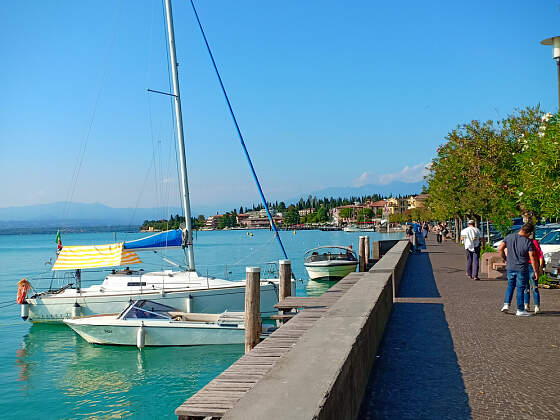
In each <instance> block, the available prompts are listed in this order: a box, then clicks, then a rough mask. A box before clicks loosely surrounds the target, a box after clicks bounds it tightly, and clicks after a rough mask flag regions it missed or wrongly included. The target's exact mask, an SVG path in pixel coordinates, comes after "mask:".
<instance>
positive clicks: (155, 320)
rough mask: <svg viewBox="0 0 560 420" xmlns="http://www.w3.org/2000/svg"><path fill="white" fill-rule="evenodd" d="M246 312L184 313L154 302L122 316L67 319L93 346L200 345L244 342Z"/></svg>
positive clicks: (133, 307) (128, 309) (131, 306)
mask: <svg viewBox="0 0 560 420" xmlns="http://www.w3.org/2000/svg"><path fill="white" fill-rule="evenodd" d="M243 317H244V314H243V312H223V313H221V314H203V313H190V312H183V311H180V310H178V309H177V308H173V307H171V306H167V305H163V304H161V303H158V302H154V301H152V300H146V299H141V300H136V301H133V302H130V304H129V305H128V306H127V307H126V308H125V309H124V310H123V311H122V312H121V313H120V314H113V315H102V316H88V317H82V318H75V319H65V320H64V323H65V324H66V325H68V326H69V327H70V328H72V329H73V330H74V331H75V332H76V333H78V334H79V335H80V336H81V337H82V338H83V339H84V340H86V341H87V342H88V343H92V344H108V345H122V346H137V347H139V348H142V347H144V346H199V345H208V344H241V343H244V341H245V327H244V324H243Z"/></svg>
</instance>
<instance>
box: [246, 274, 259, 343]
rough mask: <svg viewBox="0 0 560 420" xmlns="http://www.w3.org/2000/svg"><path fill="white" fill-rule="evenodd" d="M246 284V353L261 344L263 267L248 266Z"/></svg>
mask: <svg viewBox="0 0 560 420" xmlns="http://www.w3.org/2000/svg"><path fill="white" fill-rule="evenodd" d="M245 271H246V274H247V280H246V284H245V353H248V352H250V351H251V350H252V349H253V347H255V346H256V345H257V344H259V338H260V334H261V309H260V306H261V305H260V303H261V268H260V267H247V268H246V269H245Z"/></svg>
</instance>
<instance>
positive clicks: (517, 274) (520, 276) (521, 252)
mask: <svg viewBox="0 0 560 420" xmlns="http://www.w3.org/2000/svg"><path fill="white" fill-rule="evenodd" d="M534 230H535V226H534V225H533V224H532V223H525V224H524V225H523V227H522V228H521V230H520V231H519V232H518V233H512V234H510V235H507V236H506V237H505V238H504V241H503V242H502V244H501V245H500V247H499V248H498V252H499V253H500V256H501V257H502V258H503V260H504V261H505V262H506V263H507V264H506V272H507V279H508V286H507V289H506V294H505V297H504V306H503V307H502V312H507V311H508V310H509V305H510V304H511V299H512V298H513V290H514V289H515V288H517V312H516V313H515V315H517V316H530V315H531V314H530V313H529V312H527V311H526V310H525V307H524V292H525V290H526V289H527V285H528V283H529V264H531V266H532V267H533V270H534V272H535V273H538V272H539V266H538V262H537V261H538V257H537V252H536V250H535V246H534V245H533V242H532V241H531V239H529V237H530V236H531V234H532V233H533V232H534ZM506 250H507V254H506Z"/></svg>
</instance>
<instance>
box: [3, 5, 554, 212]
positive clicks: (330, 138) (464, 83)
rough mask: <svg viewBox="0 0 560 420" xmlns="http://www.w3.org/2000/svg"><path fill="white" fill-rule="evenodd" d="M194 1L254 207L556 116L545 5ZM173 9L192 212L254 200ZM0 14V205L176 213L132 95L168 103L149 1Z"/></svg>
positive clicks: (221, 112) (394, 173) (156, 131)
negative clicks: (505, 120)
mask: <svg viewBox="0 0 560 420" xmlns="http://www.w3.org/2000/svg"><path fill="white" fill-rule="evenodd" d="M195 4H196V5H197V7H198V11H199V15H200V17H201V20H202V22H203V24H204V25H205V28H206V32H207V36H208V38H209V41H210V44H211V47H212V48H213V51H214V55H215V58H216V61H217V63H218V65H219V67H220V70H221V73H222V77H223V79H224V83H225V85H226V88H227V89H228V91H229V94H230V99H231V101H232V104H233V107H234V109H235V111H236V112H237V116H238V120H239V123H240V126H241V129H242V131H243V133H244V135H245V139H246V143H247V146H248V148H249V152H250V153H251V155H252V158H253V161H254V164H255V167H256V169H257V172H258V174H259V176H260V178H261V182H262V185H263V188H264V190H265V194H266V195H267V198H268V199H270V200H276V199H278V200H282V199H286V198H291V197H296V196H299V195H300V194H301V195H307V193H308V192H310V191H316V190H320V189H322V188H327V187H333V186H360V185H364V184H370V183H373V184H375V183H386V182H390V181H392V180H405V181H416V180H418V179H420V177H421V174H422V168H423V167H424V165H425V164H426V163H427V162H429V161H430V160H431V158H432V157H433V156H434V153H435V149H436V147H437V146H438V145H439V144H440V143H442V141H443V138H444V137H445V135H446V133H447V132H448V131H449V130H451V129H452V128H454V127H455V126H456V125H457V124H459V123H462V122H466V121H470V120H472V119H498V118H500V117H503V116H505V115H506V114H508V113H509V112H511V111H512V110H513V109H514V108H516V107H524V106H527V105H536V104H538V103H540V104H541V105H542V107H543V108H544V109H545V110H547V111H556V110H557V97H556V94H557V93H556V92H557V90H556V74H555V72H556V68H555V65H554V61H553V60H552V51H551V48H550V47H544V46H541V45H539V42H540V41H541V40H542V39H544V38H547V37H549V36H552V35H560V30H559V29H558V26H559V25H558V23H559V18H560V2H558V1H542V2H539V3H538V4H537V3H534V2H527V1H507V2H506V1H494V2H488V1H470V2H449V1H430V2H417V1H415V2H412V1H410V2H408V1H401V2H398V3H395V2H379V1H352V2H342V1H283V2H268V1H267V2H264V1H256V0H255V1H246V0H236V1H231V0H229V1H225V0H222V1H217V0H215V1H212V0H206V1H200V0H199V1H197V2H196V3H195ZM173 6H174V14H175V31H176V43H177V54H178V59H179V62H180V67H179V72H180V83H181V92H182V101H183V113H184V123H185V130H186V142H187V159H188V168H189V181H190V186H191V199H192V201H193V206H195V207H196V205H197V204H198V205H204V206H208V205H216V206H219V205H221V204H226V203H227V204H228V205H229V203H239V204H241V203H245V204H248V203H253V202H255V203H256V202H258V195H257V192H256V189H255V186H254V184H253V181H252V179H251V175H250V173H249V169H248V167H247V164H246V162H245V160H244V157H243V154H242V151H241V148H240V146H239V143H238V140H237V138H236V136H235V131H234V128H233V124H232V122H231V119H230V117H229V114H228V111H227V108H226V106H225V103H224V100H223V98H222V96H221V92H220V91H219V87H218V83H217V80H216V77H215V75H214V73H213V69H212V68H211V64H210V61H209V58H208V55H207V52H206V51H205V48H204V45H203V41H202V38H201V36H200V33H199V32H198V28H197V27H196V26H195V20H194V16H193V13H192V10H191V9H190V5H189V4H188V3H187V1H185V0H181V1H174V3H173ZM0 15H1V16H2V17H3V19H2V21H3V22H2V26H1V27H0V31H1V36H0V51H1V55H2V58H3V59H2V65H1V67H0V83H1V86H2V94H1V96H0V97H1V98H2V99H1V101H0V177H1V179H2V182H1V183H0V207H7V206H17V205H28V204H36V203H48V202H53V201H61V200H66V199H68V198H69V197H71V198H72V200H74V201H79V202H101V203H104V204H107V205H110V206H115V207H134V206H141V207H156V206H165V205H172V204H177V203H178V198H177V197H176V196H177V193H176V191H177V181H176V180H177V175H176V171H175V149H174V139H173V124H172V119H171V112H170V109H171V108H170V102H169V98H167V97H164V96H161V95H156V94H148V93H147V92H146V88H148V87H149V88H152V89H159V90H169V89H170V88H169V84H168V73H167V56H166V54H167V52H166V44H165V42H166V41H165V38H164V22H163V17H162V5H161V2H160V0H149V1H148V0H143V1H131V0H127V1H80V2H75V1H62V0H58V1H18V2H1V3H0ZM90 125H91V130H90V131H89V127H90ZM88 131H89V136H88ZM86 137H87V138H88V141H87V146H86V149H85V153H84V159H83V163H82V165H81V166H80V173H79V178H78V181H77V183H76V187H75V189H73V188H72V187H71V185H72V182H71V180H72V174H73V173H74V171H75V168H76V166H77V165H76V163H77V162H78V161H79V157H80V149H81V146H82V145H83V144H84V139H85V138H86ZM154 157H155V159H154ZM372 192H373V191H372Z"/></svg>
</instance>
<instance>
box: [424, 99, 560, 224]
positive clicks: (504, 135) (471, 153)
mask: <svg viewBox="0 0 560 420" xmlns="http://www.w3.org/2000/svg"><path fill="white" fill-rule="evenodd" d="M542 117H543V113H542V111H541V110H540V108H539V107H538V106H537V107H534V108H531V107H528V108H526V109H523V110H518V111H516V112H514V113H512V114H511V115H509V116H507V117H506V118H505V119H503V120H502V121H498V122H494V121H486V122H480V121H471V122H470V123H467V124H463V125H460V126H458V127H457V128H456V129H454V130H452V131H451V132H450V133H449V134H448V135H447V136H446V138H445V140H446V141H445V143H444V144H443V145H441V146H440V147H438V149H437V156H436V157H435V158H434V159H433V161H432V163H431V167H430V173H429V174H428V176H427V177H426V179H427V181H428V185H429V198H428V200H427V201H426V208H427V209H428V210H429V212H431V216H432V218H434V219H439V220H447V219H450V218H457V217H460V218H462V219H465V218H477V219H481V218H483V217H484V218H488V219H490V220H491V221H492V222H493V224H494V225H495V226H496V228H497V229H498V230H499V231H500V232H501V233H503V234H505V233H507V231H508V230H509V228H510V227H511V219H512V218H513V217H515V216H516V215H519V214H523V215H525V216H528V217H531V216H533V215H537V216H548V217H553V216H558V215H560V162H559V156H560V147H558V139H559V138H560V123H559V122H558V118H557V117H554V118H552V119H550V121H548V120H547V121H544V120H542V119H541V118H542Z"/></svg>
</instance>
